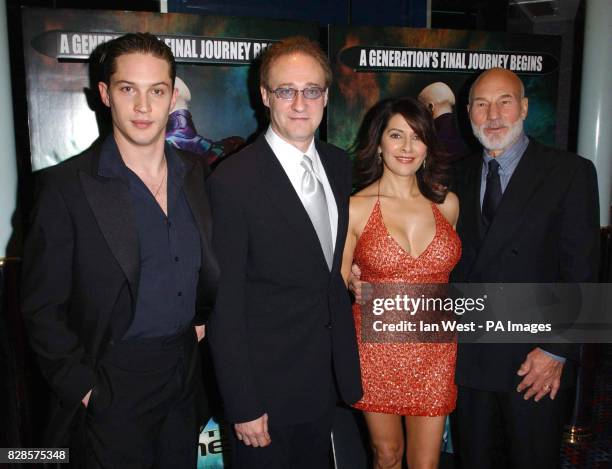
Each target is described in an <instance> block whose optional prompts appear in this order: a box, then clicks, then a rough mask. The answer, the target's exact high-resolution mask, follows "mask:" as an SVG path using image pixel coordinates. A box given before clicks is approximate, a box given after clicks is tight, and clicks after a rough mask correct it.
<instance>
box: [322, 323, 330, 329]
mask: <svg viewBox="0 0 612 469" xmlns="http://www.w3.org/2000/svg"><path fill="white" fill-rule="evenodd" d="M324 327H325V329H331V328H332V325H331V322H328V323H327V324H325V326H324Z"/></svg>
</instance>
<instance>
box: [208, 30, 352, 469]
mask: <svg viewBox="0 0 612 469" xmlns="http://www.w3.org/2000/svg"><path fill="white" fill-rule="evenodd" d="M330 83H331V70H330V67H329V63H328V61H327V58H326V56H325V54H324V53H323V51H322V50H321V49H320V48H319V46H318V45H317V44H316V43H313V42H312V41H310V40H308V39H305V38H300V37H295V38H287V39H285V40H283V41H281V42H279V43H276V44H274V45H272V46H271V47H270V48H268V49H267V50H266V53H265V55H264V57H263V59H262V63H261V71H260V88H261V96H262V100H263V103H264V105H265V106H266V107H267V108H268V109H269V113H270V126H269V128H268V130H267V131H266V133H265V134H264V135H261V136H259V138H258V139H257V140H256V141H255V142H254V143H253V144H252V145H250V146H248V147H247V148H245V149H244V150H242V151H241V152H239V153H238V154H236V155H234V156H232V157H230V158H228V159H227V161H225V162H224V163H222V164H221V165H220V166H219V167H218V168H217V169H216V171H215V172H214V173H213V175H212V176H211V178H210V179H209V189H210V194H211V202H212V206H213V221H214V225H215V229H214V234H213V245H214V248H215V251H216V253H217V256H218V259H219V263H220V265H221V266H222V268H221V276H220V280H219V291H218V295H217V303H216V306H215V311H214V313H213V315H212V317H211V322H210V326H209V338H210V345H211V349H212V356H213V361H214V364H215V370H216V373H217V377H218V380H219V386H220V390H221V396H222V398H223V402H224V405H225V414H226V417H227V419H228V420H229V421H230V422H232V423H233V424H234V430H235V433H234V432H232V436H231V438H232V456H233V458H234V461H233V463H234V466H232V467H236V468H249V469H256V468H292V469H297V468H308V469H316V468H326V467H327V466H328V462H329V459H328V458H329V448H330V429H331V421H332V411H333V409H334V406H335V403H336V395H337V391H338V392H339V394H340V396H341V398H342V399H343V400H344V401H345V402H348V403H352V402H355V401H357V400H358V399H359V398H360V396H361V380H360V375H359V359H358V355H357V347H356V338H355V328H354V325H353V319H352V315H351V307H350V300H349V297H348V295H347V291H346V287H345V285H344V282H343V281H342V278H341V276H340V263H341V257H342V250H343V246H344V241H345V237H346V231H347V222H348V200H349V194H350V191H351V164H350V160H349V158H348V156H347V155H346V153H345V152H343V151H342V150H340V149H338V148H336V147H334V146H332V145H328V144H325V143H323V142H320V141H318V140H316V139H315V132H316V130H317V128H318V127H319V124H320V122H321V119H322V117H323V111H324V108H325V105H326V104H327V92H328V87H329V85H330Z"/></svg>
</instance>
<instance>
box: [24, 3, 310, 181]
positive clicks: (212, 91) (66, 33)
mask: <svg viewBox="0 0 612 469" xmlns="http://www.w3.org/2000/svg"><path fill="white" fill-rule="evenodd" d="M23 30H24V54H25V64H26V77H27V78H26V79H27V98H28V116H29V127H30V128H29V130H30V145H31V159H32V168H33V169H34V170H38V169H42V168H45V167H47V166H50V165H53V164H56V163H57V162H59V161H62V160H64V159H66V158H67V157H69V156H72V155H75V154H77V153H79V152H81V151H83V150H85V149H86V148H88V147H89V146H90V145H91V143H92V142H93V141H94V140H95V139H96V138H97V137H98V136H99V135H100V133H104V131H106V130H108V128H109V127H108V126H109V123H108V122H105V121H104V113H105V111H106V110H105V109H104V108H103V106H102V105H101V103H100V101H99V98H98V91H97V83H90V71H91V70H90V66H89V64H88V59H89V56H90V54H91V53H92V52H93V51H94V49H95V48H96V46H97V45H98V44H101V43H102V42H105V41H108V40H110V39H112V38H114V37H116V36H118V35H121V34H123V33H125V32H129V31H149V32H151V33H154V34H156V35H157V36H158V37H160V38H161V39H163V40H164V41H165V42H166V44H168V45H169V46H170V48H171V49H172V51H173V53H174V55H175V58H176V60H177V76H178V80H177V83H176V86H177V87H178V88H179V99H178V100H177V105H176V107H175V109H174V112H173V113H172V114H171V116H170V121H169V126H168V140H169V141H170V142H171V143H173V144H174V145H176V146H178V147H180V148H183V149H186V150H191V151H194V152H196V153H200V154H202V155H203V157H204V158H206V159H207V160H208V161H209V162H211V163H214V162H215V161H217V160H218V159H219V158H220V157H223V156H225V155H227V154H228V153H231V152H233V151H235V150H236V149H237V148H239V147H240V146H242V145H243V144H244V143H245V141H247V140H248V139H249V137H252V136H253V135H254V134H255V133H257V131H258V130H261V126H263V125H265V113H264V109H263V106H262V105H261V104H260V103H261V99H260V97H259V81H258V80H259V77H258V76H257V73H256V70H255V68H254V67H250V64H251V63H252V61H253V60H254V59H255V58H256V57H257V56H258V55H259V54H260V53H261V51H262V50H264V49H265V48H266V47H267V46H268V44H270V43H271V42H273V41H275V40H278V39H280V38H282V37H285V36H290V35H293V34H302V35H305V36H308V37H311V38H313V39H316V38H318V36H319V30H318V27H317V26H316V25H313V24H311V23H298V22H289V21H273V20H262V19H256V20H252V19H244V18H229V17H219V16H202V15H189V14H174V13H170V14H160V13H150V12H131V11H121V12H120V11H113V12H111V11H79V10H51V9H49V10H47V9H24V10H23ZM101 130H102V131H101Z"/></svg>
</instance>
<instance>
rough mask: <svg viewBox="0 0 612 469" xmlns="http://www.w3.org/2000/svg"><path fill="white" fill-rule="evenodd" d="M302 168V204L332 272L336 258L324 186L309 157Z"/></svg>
mask: <svg viewBox="0 0 612 469" xmlns="http://www.w3.org/2000/svg"><path fill="white" fill-rule="evenodd" d="M301 166H302V168H304V175H303V176H302V188H301V189H302V202H303V204H304V208H305V209H306V212H307V213H308V216H309V217H310V221H311V222H312V225H313V226H314V229H315V231H316V232H317V236H318V237H319V242H320V243H321V249H323V254H324V255H325V260H326V261H327V266H328V267H329V270H331V268H332V262H333V258H334V245H333V242H332V235H331V225H330V222H329V210H328V208H327V199H326V198H325V189H323V184H321V181H319V179H318V178H317V176H316V175H315V172H314V169H313V167H312V160H311V159H310V158H309V157H308V156H307V155H304V158H302V163H301Z"/></svg>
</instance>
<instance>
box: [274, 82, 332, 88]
mask: <svg viewBox="0 0 612 469" xmlns="http://www.w3.org/2000/svg"><path fill="white" fill-rule="evenodd" d="M305 86H306V87H307V88H310V87H313V86H317V87H319V88H325V86H322V85H320V84H319V83H316V82H308V83H306V85H305ZM277 88H296V89H297V85H296V84H295V83H281V84H280V85H278V86H277Z"/></svg>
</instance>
